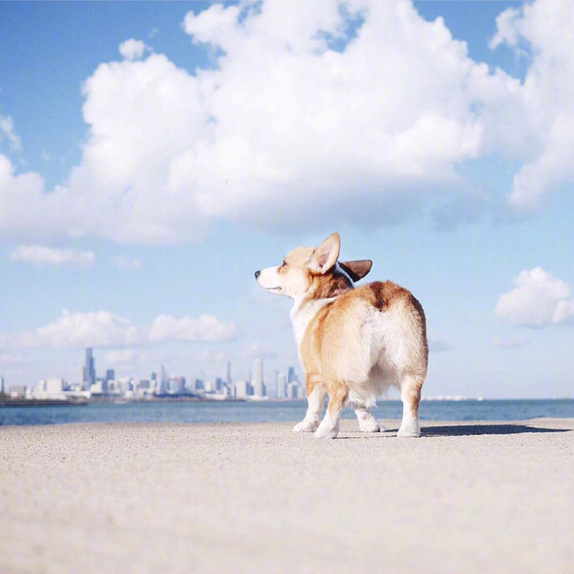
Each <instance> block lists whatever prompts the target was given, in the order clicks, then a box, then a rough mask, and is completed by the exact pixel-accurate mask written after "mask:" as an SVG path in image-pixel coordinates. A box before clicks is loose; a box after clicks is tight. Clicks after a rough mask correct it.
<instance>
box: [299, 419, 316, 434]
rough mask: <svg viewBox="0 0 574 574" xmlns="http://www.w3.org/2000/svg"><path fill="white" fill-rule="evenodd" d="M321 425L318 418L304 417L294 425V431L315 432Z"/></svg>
mask: <svg viewBox="0 0 574 574" xmlns="http://www.w3.org/2000/svg"><path fill="white" fill-rule="evenodd" d="M318 426H319V421H318V420H314V419H313V420H307V419H304V420H302V421H301V422H300V423H298V424H296V425H295V426H294V427H293V432H315V430H317V427H318Z"/></svg>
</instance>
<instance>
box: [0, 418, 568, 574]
mask: <svg viewBox="0 0 574 574" xmlns="http://www.w3.org/2000/svg"><path fill="white" fill-rule="evenodd" d="M383 422H384V423H385V424H386V426H387V428H388V431H387V432H385V433H380V434H376V435H362V434H360V433H359V432H358V431H357V425H356V423H355V421H350V420H345V421H343V425H342V432H341V434H340V435H339V438H338V439H336V440H327V441H319V440H317V439H314V438H313V436H311V435H307V434H305V435H299V434H295V433H292V432H291V426H292V425H290V424H237V425H234V424H221V425H176V424H81V425H54V426H41V427H38V426H36V427H33V426H22V427H16V426H15V427H0V467H1V481H0V484H1V487H0V508H1V513H0V532H1V534H0V572H2V573H3V574H24V573H26V574H28V573H29V574H42V573H54V574H56V573H57V574H65V573H75V574H77V573H80V572H81V573H83V574H87V573H98V574H104V573H110V574H112V573H113V574H122V573H134V574H136V573H137V574H143V573H150V574H151V573H153V574H157V573H160V572H165V573H168V572H169V573H170V574H173V573H180V572H181V573H190V574H191V573H193V574H198V573H216V574H232V573H246V574H255V573H277V574H297V573H314V574H317V573H322V572H325V573H327V572H329V573H331V574H332V573H349V574H351V573H352V574H358V573H364V572H389V573H409V574H412V573H418V572H420V573H437V574H438V573H441V574H445V573H457V574H459V573H461V572H464V573H466V574H469V573H474V572H476V573H481V574H484V573H489V574H494V573H508V574H511V573H512V574H516V573H521V574H525V573H538V572H539V573H548V572H552V573H553V574H559V573H564V574H566V573H572V572H574V420H573V419H537V420H529V421H525V422H512V423H475V422H473V423H423V436H422V437H421V438H420V439H398V438H396V437H395V434H396V430H397V428H398V424H397V421H383Z"/></svg>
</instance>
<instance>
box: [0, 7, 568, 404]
mask: <svg viewBox="0 0 574 574" xmlns="http://www.w3.org/2000/svg"><path fill="white" fill-rule="evenodd" d="M573 28H574V3H572V2H566V1H564V0H531V1H521V0H493V1H489V2H465V1H459V0H453V1H451V2H433V1H429V2H425V1H417V0H402V1H400V2H398V1H397V2H392V1H389V2H372V1H370V0H353V1H352V2H346V1H342V0H341V1H338V0H315V1H313V2H299V3H297V9H296V10H295V9H293V5H292V3H290V2H281V1H275V0H271V1H269V0H262V1H261V2H255V3H253V2H250V1H245V2H233V1H230V2H224V3H217V2H141V3H140V2H136V3H134V2H0V277H2V281H0V298H1V299H2V300H3V301H6V302H9V304H5V305H3V306H2V308H1V310H0V376H2V377H4V379H5V381H6V382H7V384H10V385H23V384H31V383H34V382H35V381H38V380H40V379H41V378H43V377H52V376H61V377H64V378H65V379H67V380H76V379H78V377H79V373H78V354H79V353H82V352H83V350H84V349H85V348H86V347H93V348H94V349H96V350H97V351H96V352H97V353H98V356H99V357H101V361H102V362H105V363H106V364H108V365H109V366H110V367H111V368H113V369H114V370H115V375H116V377H117V378H122V377H124V376H131V375H133V376H135V377H138V378H140V377H141V378H144V377H147V376H149V373H150V372H151V371H152V370H154V369H157V368H158V365H162V364H164V365H169V366H170V369H171V370H173V371H174V372H177V373H182V374H183V376H186V377H187V378H188V379H189V378H191V377H193V376H194V375H195V374H196V373H201V372H205V375H206V378H207V377H209V378H214V377H216V376H220V377H223V378H225V377H226V372H225V371H226V367H225V366H226V363H227V361H231V362H232V364H233V370H234V374H235V376H236V378H241V379H246V378H247V376H248V373H249V371H251V370H252V369H253V361H254V359H256V358H261V359H263V361H264V363H265V370H266V373H267V376H268V377H272V373H274V372H275V371H279V372H286V371H287V369H288V368H289V366H291V365H297V366H298V365H299V362H298V356H297V346H296V344H295V342H294V340H293V333H292V328H291V325H290V322H289V310H290V307H291V302H290V301H288V300H287V299H282V298H279V297H276V298H273V296H272V295H269V294H267V293H265V292H263V290H262V289H261V288H260V287H259V286H258V285H257V284H256V282H255V280H254V278H253V273H254V272H255V271H256V270H258V269H262V268H265V267H269V266H271V265H279V264H281V261H282V260H283V258H284V257H285V255H286V254H287V253H289V252H290V251H291V250H292V249H294V248H296V247H299V246H317V245H319V244H320V243H321V241H322V240H324V239H325V238H326V237H327V236H328V235H330V234H331V233H333V232H335V231H337V232H339V233H340V235H341V240H342V248H341V257H342V259H343V260H345V259H347V260H352V259H366V258H368V259H371V260H372V261H373V269H372V271H371V272H370V274H369V275H368V276H367V277H366V278H365V279H364V280H363V282H362V283H365V282H367V281H371V280H386V279H389V280H392V281H394V282H396V283H398V284H400V285H402V286H404V287H406V288H407V289H408V290H409V291H411V292H412V293H413V295H414V296H415V297H416V298H417V299H418V300H419V301H420V302H421V304H422V305H423V307H424V309H425V313H426V316H427V325H428V336H429V342H430V356H429V371H428V377H427V380H426V382H425V387H424V392H425V393H426V394H428V395H465V396H476V395H477V394H480V395H483V396H488V397H492V398H521V397H529V398H542V397H556V396H561V397H563V396H571V395H572V388H573V385H572V373H573V372H574V354H573V353H572V352H571V348H572V341H573V340H574V266H573V265H572V262H571V260H572V252H573V251H574V227H573V226H572V213H574V193H573V191H574V169H573V167H572V166H573V162H572V157H573V155H574V38H573V36H572V32H571V31H572V29H573ZM270 373H271V374H270Z"/></svg>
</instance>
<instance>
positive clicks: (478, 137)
mask: <svg viewBox="0 0 574 574" xmlns="http://www.w3.org/2000/svg"><path fill="white" fill-rule="evenodd" d="M570 4H571V3H568V2H554V1H553V0H544V1H538V2H534V3H532V4H527V5H525V6H524V7H522V8H520V9H519V10H514V11H512V12H508V13H506V14H505V15H503V16H501V18H500V19H499V20H498V32H497V35H496V36H495V38H494V39H493V42H492V46H493V47H497V46H500V45H501V44H503V43H504V44H506V45H508V46H510V47H512V48H513V49H517V48H518V47H520V46H522V45H523V44H524V43H527V44H528V45H529V46H530V52H531V53H533V54H534V56H533V62H532V65H531V67H530V69H529V71H528V74H527V78H526V81H525V82H524V84H521V82H520V81H519V80H518V79H516V78H512V77H510V76H508V75H507V74H505V73H504V72H502V71H500V70H496V71H494V72H491V71H489V69H488V66H486V65H485V64H481V63H477V62H474V61H472V60H471V59H469V58H468V56H467V49H466V45H465V43H464V42H460V41H456V40H454V39H453V38H452V36H451V34H450V32H449V30H448V29H447V28H446V26H445V24H444V21H443V20H442V19H437V20H436V21H435V22H426V21H425V20H423V19H422V18H421V17H420V16H419V15H418V13H417V12H416V10H415V9H414V7H413V5H412V4H411V3H410V2H368V1H367V0H355V1H353V2H347V3H344V4H343V3H340V2H337V1H336V0H324V1H316V2H302V3H300V5H298V10H293V9H292V4H291V3H290V2H284V1H280V0H273V1H266V2H263V3H262V4H257V5H254V4H252V3H249V2H247V3H245V4H241V5H239V6H238V5H226V4H213V5H211V6H210V7H209V8H208V9H206V10H204V11H202V12H200V13H198V14H194V13H192V12H190V13H188V14H187V16H186V17H185V21H184V30H185V32H186V33H187V34H189V35H190V36H191V39H192V41H193V42H195V43H205V44H207V45H208V47H209V48H210V49H211V50H212V54H213V58H214V67H213V68H212V69H207V70H200V71H198V72H194V74H192V73H190V72H189V71H187V70H184V69H181V68H178V67H177V66H176V65H174V64H173V63H172V62H171V61H170V60H169V59H168V58H167V57H166V56H164V55H162V54H155V53H149V52H150V51H149V49H148V48H147V47H146V45H145V44H144V43H143V42H141V41H138V40H134V39H130V40H127V41H126V42H124V43H122V44H121V46H120V52H121V54H122V56H123V57H124V59H123V60H122V61H119V62H110V63H104V64H101V65H100V66H99V67H98V68H97V69H96V70H95V72H94V73H93V74H92V75H91V77H89V78H88V79H87V81H86V82H85V84H84V96H85V104H84V107H83V114H84V119H85V121H86V123H87V124H88V126H89V133H88V137H87V138H86V143H85V145H84V147H83V155H82V159H81V162H80V164H79V165H78V166H76V167H75V168H74V169H73V170H72V172H71V174H70V177H69V179H68V181H67V182H66V184H65V185H62V186H58V187H56V188H55V189H54V190H51V192H50V193H47V190H46V189H45V187H44V181H43V179H42V178H41V177H40V176H39V175H37V174H34V173H28V174H22V175H17V174H16V173H15V170H14V168H13V166H12V164H11V163H10V161H9V160H8V158H6V157H4V156H1V155H0V202H1V203H2V204H5V205H6V209H4V210H0V229H2V230H3V233H4V234H5V235H7V236H8V237H10V238H13V237H25V238H26V241H30V240H31V238H35V240H37V238H39V237H42V238H46V237H54V236H56V237H61V236H67V237H77V236H84V235H95V236H99V237H105V238H108V239H111V240H114V241H119V242H126V241H129V242H170V241H180V240H190V239H191V240H193V239H201V238H203V237H204V235H205V233H206V231H207V230H208V228H209V225H210V223H211V221H213V219H214V218H226V219H233V220H237V219H240V220H244V221H249V222H253V223H255V224H257V225H260V226H276V225H278V224H280V225H284V224H285V223H287V222H289V223H290V225H293V224H296V225H301V226H307V225H310V224H317V223H321V222H325V221H327V220H329V219H330V218H332V217H333V216H337V217H338V218H339V220H341V219H345V220H346V222H350V223H354V224H358V225H365V226H380V225H384V224H385V223H388V222H395V221H400V220H402V219H406V218H408V217H413V215H414V214H417V213H418V212H419V211H420V209H421V207H424V206H425V204H426V202H427V201H429V200H434V199H435V198H436V197H438V194H439V193H443V191H446V192H447V193H449V194H450V193H452V191H453V190H456V189H459V190H467V189H468V183H466V184H465V182H463V181H462V180H461V176H460V175H459V174H458V172H457V167H458V166H459V165H460V164H461V163H464V162H466V161H471V160H474V159H476V158H482V157H487V156H488V154H490V153H497V154H499V155H503V156H505V157H507V158H510V159H512V161H513V162H517V163H518V164H519V165H522V167H521V168H520V169H519V170H518V171H517V173H516V175H515V178H514V187H513V190H512V193H511V195H510V196H509V197H510V201H511V203H512V204H513V205H514V206H516V207H519V208H523V207H530V208H536V207H538V206H540V205H542V204H543V203H544V201H545V199H546V198H547V197H548V194H550V192H551V191H552V189H553V188H554V187H555V186H556V185H558V184H559V183H560V182H564V181H569V180H570V179H572V178H574V167H573V165H574V164H573V162H571V150H572V149H573V147H574V135H573V134H574V77H573V74H574V59H573V58H574V55H573V54H574V47H573V46H572V42H573V40H572V35H571V34H570V32H569V30H570V29H571V27H572V25H574V22H573V20H574V17H573V14H574V8H573V7H572V6H571V5H570ZM437 190H441V191H440V192H439V191H437Z"/></svg>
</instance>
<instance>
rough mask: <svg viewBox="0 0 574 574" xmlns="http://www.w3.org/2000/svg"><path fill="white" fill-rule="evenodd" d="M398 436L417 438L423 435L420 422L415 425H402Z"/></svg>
mask: <svg viewBox="0 0 574 574" xmlns="http://www.w3.org/2000/svg"><path fill="white" fill-rule="evenodd" d="M397 436H398V437H401V438H417V437H419V436H421V427H420V426H419V424H418V423H417V424H414V425H413V424H411V425H405V426H403V425H401V428H400V429H399V432H398V433H397Z"/></svg>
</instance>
